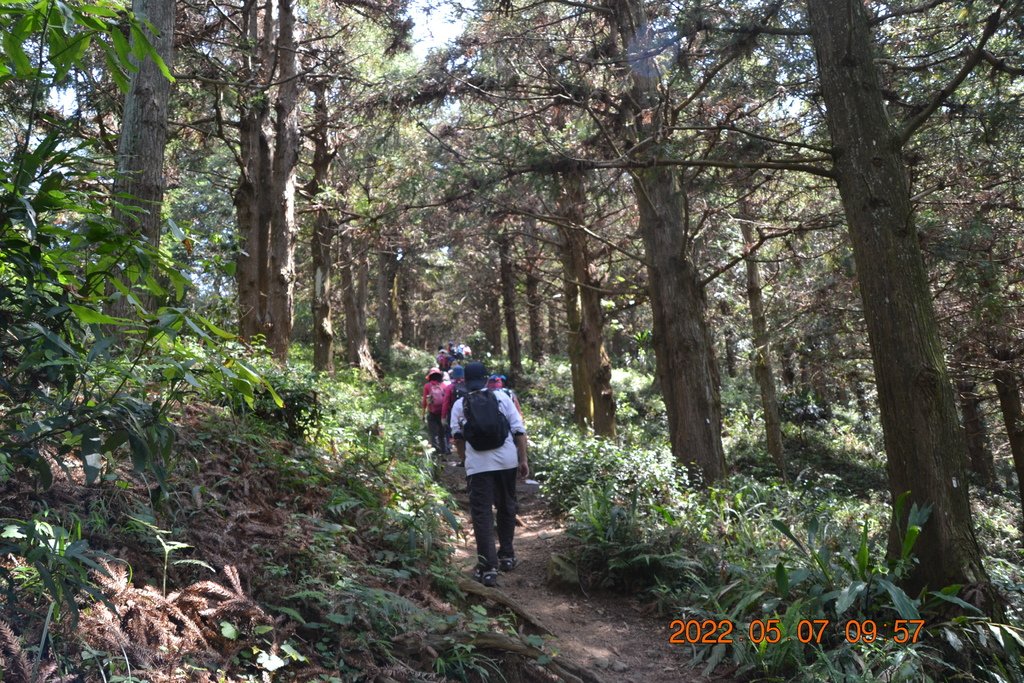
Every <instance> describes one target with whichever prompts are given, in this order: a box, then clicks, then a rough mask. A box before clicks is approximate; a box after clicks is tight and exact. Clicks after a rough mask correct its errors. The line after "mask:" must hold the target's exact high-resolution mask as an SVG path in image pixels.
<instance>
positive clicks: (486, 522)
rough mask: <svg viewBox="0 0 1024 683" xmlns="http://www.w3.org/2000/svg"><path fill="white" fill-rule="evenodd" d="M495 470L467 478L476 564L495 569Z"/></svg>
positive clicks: (496, 565) (496, 560) (496, 555)
mask: <svg viewBox="0 0 1024 683" xmlns="http://www.w3.org/2000/svg"><path fill="white" fill-rule="evenodd" d="M495 474H498V473H497V472H480V473H478V474H473V475H470V476H469V477H467V479H468V480H469V514H470V517H472V518H473V535H474V536H475V537H476V555H477V566H479V567H482V568H484V569H497V567H498V553H497V551H496V550H495V548H494V511H493V510H492V508H493V507H494V493H495V488H496V479H495V476H494V475H495Z"/></svg>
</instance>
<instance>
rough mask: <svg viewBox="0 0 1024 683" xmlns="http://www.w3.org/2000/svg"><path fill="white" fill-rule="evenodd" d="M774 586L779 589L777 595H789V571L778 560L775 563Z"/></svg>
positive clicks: (783, 596)
mask: <svg viewBox="0 0 1024 683" xmlns="http://www.w3.org/2000/svg"><path fill="white" fill-rule="evenodd" d="M775 586H776V588H778V589H779V597H781V598H785V597H786V596H788V595H789V572H788V571H786V565H784V564H783V563H781V562H779V563H778V564H777V565H775Z"/></svg>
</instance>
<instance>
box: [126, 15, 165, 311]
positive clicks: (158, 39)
mask: <svg viewBox="0 0 1024 683" xmlns="http://www.w3.org/2000/svg"><path fill="white" fill-rule="evenodd" d="M174 9H175V4H174V0H133V2H132V12H134V14H135V16H136V17H137V18H138V20H139V21H140V22H148V23H149V24H150V25H151V26H152V28H153V30H152V31H150V29H149V28H148V27H143V29H142V30H143V32H144V33H145V35H146V37H147V38H148V39H149V41H150V43H151V44H152V45H153V48H154V50H155V51H156V53H157V54H158V55H160V58H161V59H162V60H163V61H164V63H165V64H166V65H167V68H168V69H173V66H174ZM154 32H155V33H154ZM134 43H135V37H134V36H132V44H133V45H134ZM132 63H133V64H135V65H136V66H137V67H138V70H137V71H135V73H133V74H132V78H131V84H130V87H129V90H128V93H127V95H125V100H124V108H123V110H122V116H121V132H120V135H119V137H118V143H117V175H116V176H115V178H114V187H113V191H114V195H115V197H116V198H117V201H118V202H119V203H120V204H122V205H123V206H124V207H125V208H120V207H115V209H114V211H113V218H114V221H115V222H117V223H120V224H121V226H122V229H123V230H124V232H125V233H129V234H130V233H137V234H141V235H142V236H143V237H144V238H145V240H146V241H147V242H148V243H149V244H150V245H151V246H153V247H159V246H160V231H161V227H162V225H163V216H162V214H161V211H162V208H163V200H164V149H165V147H166V146H167V110H168V101H169V100H170V95H171V82H170V81H169V80H167V78H166V77H165V76H164V75H163V73H162V72H161V71H160V68H159V67H158V66H157V65H156V62H154V61H153V59H152V58H150V57H148V56H147V57H146V58H145V59H144V60H142V62H141V63H139V62H138V60H137V59H136V58H134V57H132ZM125 195H127V196H125ZM153 303H154V302H153V301H150V300H146V301H143V305H144V306H145V307H146V308H150V307H152V304H153ZM131 311H132V305H131V303H130V302H129V301H128V299H127V298H124V297H122V298H120V299H117V300H115V301H114V302H113V303H112V305H111V314H112V315H115V316H118V317H125V316H128V315H130V313H131Z"/></svg>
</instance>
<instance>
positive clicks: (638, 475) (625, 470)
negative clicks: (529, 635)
mask: <svg viewBox="0 0 1024 683" xmlns="http://www.w3.org/2000/svg"><path fill="white" fill-rule="evenodd" d="M554 376H555V377H557V371H556V373H555V375H554ZM627 381H628V382H630V383H633V382H635V379H634V378H632V377H630V378H629V379H628V380H627ZM626 388H627V387H626V386H623V387H622V388H621V389H620V391H622V392H623V394H625V395H630V392H629V391H626ZM552 391H553V392H555V393H557V391H558V389H553V390H552ZM751 391H752V390H751V389H750V388H749V387H745V386H743V383H742V381H740V382H739V383H730V385H729V386H727V388H726V394H725V396H726V424H727V432H728V435H729V436H728V439H727V442H728V444H729V450H730V453H729V455H730V457H729V461H730V462H732V463H735V464H734V472H735V473H734V474H733V475H732V476H731V477H730V478H729V479H727V480H726V481H724V482H722V483H721V484H719V485H716V486H715V487H714V488H711V489H709V490H706V491H705V490H698V489H695V488H693V487H691V486H689V485H688V482H687V478H686V473H685V471H683V470H680V469H678V468H673V466H672V460H671V458H669V457H668V456H667V454H666V453H665V449H664V446H662V447H661V448H660V449H658V448H648V449H643V450H636V449H635V448H633V449H626V448H622V447H619V446H616V445H614V444H611V443H608V442H605V441H602V440H597V439H593V438H588V437H581V436H579V435H578V434H575V433H574V432H572V431H571V430H566V429H564V427H563V428H556V429H555V432H554V433H552V434H550V435H545V433H544V430H547V429H551V428H552V427H553V426H554V425H552V424H550V423H545V422H543V419H542V418H541V419H540V420H538V418H536V417H534V416H533V414H531V418H533V419H534V421H541V422H542V425H540V426H538V427H535V428H534V429H535V431H536V430H537V429H538V428H539V429H540V430H541V436H540V437H538V440H537V441H538V449H537V450H538V451H539V453H538V455H537V456H536V457H535V458H534V463H535V464H536V466H537V468H538V470H539V471H538V474H537V477H538V478H539V479H542V480H543V481H544V484H545V486H544V491H546V492H547V493H548V494H549V495H551V497H552V499H553V500H554V501H557V502H558V505H559V506H560V508H561V509H565V510H567V513H568V516H569V519H570V521H571V527H570V533H571V534H572V535H573V536H574V537H575V538H576V539H577V540H578V541H579V545H578V547H577V549H576V551H575V554H574V556H573V557H571V558H564V559H567V560H569V561H570V562H572V563H574V565H575V568H576V569H577V571H578V574H579V576H580V578H581V581H583V583H584V584H585V585H587V586H588V587H591V588H605V589H612V590H621V591H625V592H636V591H643V592H646V594H647V595H648V596H649V599H650V601H651V602H652V603H654V604H655V605H657V607H658V608H659V611H660V613H662V614H664V615H666V616H668V617H670V618H671V619H678V620H679V624H678V626H679V629H680V632H679V633H678V634H677V635H678V638H679V639H680V640H679V642H680V643H687V644H686V645H685V646H687V647H690V646H692V647H693V649H694V652H695V658H694V664H695V665H699V666H701V667H702V668H703V671H704V672H705V673H710V672H711V671H712V670H713V669H714V668H715V667H716V666H717V665H718V664H720V663H723V662H731V663H732V664H733V665H734V666H735V671H736V674H737V675H739V676H741V677H744V678H747V677H752V678H754V679H758V680H765V679H767V680H806V681H819V680H850V681H852V680H857V681H862V680H886V681H890V680H900V681H918V680H951V679H954V678H957V677H961V678H963V679H964V680H992V681H1000V680H1021V678H1022V676H1024V669H1022V662H1024V660H1022V658H1021V656H1022V653H1024V650H1022V647H1024V630H1022V628H1021V626H1022V620H1021V619H1022V615H1024V600H1022V599H1021V597H1022V596H1021V590H1022V588H1024V585H1022V584H1021V583H1020V576H1021V575H1020V564H1019V562H1020V559H1019V551H1018V550H1017V549H1015V548H1014V547H1013V545H1015V542H1014V541H1013V540H1012V539H1019V538H1020V533H1019V531H1018V530H1017V529H1016V528H1014V527H1013V526H1012V523H1011V522H1010V520H1012V519H1014V518H1015V515H1017V514H1019V509H1018V505H1017V503H1016V501H1013V500H1012V499H1011V498H1010V497H1009V496H1007V495H1004V494H995V493H988V494H986V495H979V496H976V497H975V500H976V501H977V502H978V504H977V507H976V514H977V515H978V520H979V523H980V527H981V528H980V529H979V533H980V535H981V538H982V539H983V540H982V543H983V547H984V548H985V550H986V552H987V556H986V566H987V568H988V570H989V571H990V572H991V573H992V575H993V576H995V577H997V579H996V581H997V583H998V585H999V586H1000V589H1001V591H1002V593H1003V595H1005V596H1007V599H1008V600H1009V602H1008V604H1007V605H1006V615H1007V620H1006V623H993V622H991V621H989V620H987V619H985V618H984V616H983V614H982V613H981V612H980V611H979V610H978V609H977V608H975V607H973V606H972V605H971V604H969V603H968V602H966V601H965V600H968V601H972V602H973V601H976V600H977V599H978V595H977V594H975V593H974V590H975V587H972V586H948V587H945V588H943V589H942V590H933V591H928V592H927V593H925V594H922V595H907V594H906V593H905V592H904V591H903V589H901V588H900V587H899V586H900V583H901V580H902V579H903V578H904V577H905V576H906V574H907V572H908V571H909V569H910V568H911V566H912V565H913V564H914V563H915V562H916V561H917V560H916V558H915V557H914V553H913V548H914V544H915V541H916V539H917V536H918V534H919V532H920V530H921V528H922V527H923V526H924V525H925V524H928V523H929V521H928V518H929V511H927V510H919V509H916V508H915V509H914V510H911V511H909V519H910V520H911V523H910V525H909V526H908V528H907V529H904V530H903V532H902V538H903V539H904V540H903V545H902V548H901V549H900V551H899V553H898V555H897V559H896V560H895V561H893V560H888V559H886V552H885V543H886V536H887V532H888V524H889V510H888V506H887V504H886V498H887V493H886V491H885V479H884V472H883V464H882V462H881V461H880V460H879V458H877V457H875V454H877V453H878V452H879V450H880V448H881V446H880V443H879V441H880V434H879V432H880V430H879V429H878V426H877V424H874V423H873V421H871V420H868V419H864V418H862V417H861V416H858V415H856V414H855V413H854V412H853V411H848V410H845V409H841V410H836V411H835V416H834V417H832V418H830V419H828V420H822V421H820V422H818V423H817V424H816V425H815V426H807V425H804V426H802V427H797V426H796V425H793V424H787V425H786V429H785V435H786V441H787V444H786V445H787V449H788V452H789V453H790V459H791V460H790V462H791V466H792V467H793V471H794V472H796V473H797V475H796V480H795V481H794V482H782V481H780V480H779V479H778V477H777V474H776V472H777V470H776V468H775V467H774V465H773V463H772V461H771V459H770V458H769V456H768V454H767V453H766V452H764V451H763V447H759V445H758V441H759V434H760V433H762V432H761V430H762V429H763V427H761V426H760V425H759V424H758V415H757V412H756V411H752V410H751V409H750V408H749V407H748V406H750V405H752V404H754V400H753V398H752V396H750V392H751ZM545 400H547V399H543V398H542V399H541V403H543V402H544V401H545ZM787 400H789V401H791V402H793V403H794V404H798V403H799V402H800V401H801V399H800V397H790V398H787ZM529 405H530V407H531V409H532V408H533V407H534V404H533V403H532V402H530V404H529ZM637 428H639V426H637ZM626 431H627V433H629V431H628V430H626ZM898 504H899V505H903V504H905V501H901V502H900V503H898ZM897 516H899V515H897ZM987 541H991V544H988V543H987ZM769 620H777V621H775V622H771V623H772V624H774V625H775V626H776V627H777V628H778V629H779V631H778V633H777V634H774V633H771V632H770V633H768V634H767V635H764V631H763V626H764V625H765V624H769ZM814 620H826V621H825V622H822V621H818V622H816V623H817V624H818V626H816V627H815V628H816V630H815V631H814V632H813V634H812V633H811V632H810V630H809V629H810V628H811V625H812V624H814V623H815V621H814ZM897 620H902V621H901V623H902V624H904V625H905V624H907V623H910V620H924V622H925V625H924V627H923V628H922V630H921V632H920V633H919V634H918V636H919V637H918V638H916V639H914V642H910V643H906V642H904V643H900V642H896V640H894V639H895V638H899V637H902V636H901V633H898V632H895V631H893V627H894V625H895V624H896V623H897ZM691 621H696V622H698V623H700V624H702V625H704V626H703V631H701V630H698V629H697V627H696V625H691V627H692V630H691V632H690V634H689V636H687V633H686V631H685V629H684V628H683V626H684V625H686V624H687V623H688V622H691ZM801 621H804V622H805V624H804V625H803V626H801ZM752 622H756V623H755V625H754V626H753V627H751V626H750V624H751V623H752ZM851 622H852V623H851ZM869 622H870V625H868V626H866V627H865V628H869V629H871V628H873V629H874V630H875V632H876V633H877V636H876V635H874V634H872V635H868V633H867V632H866V631H864V632H863V634H861V632H862V629H861V628H860V627H861V626H862V625H866V624H869ZM723 623H728V624H730V625H732V626H734V630H733V631H732V633H731V638H732V642H731V643H729V644H726V643H724V642H723V643H716V642H714V641H715V639H717V638H718V636H720V635H721V634H722V633H724V631H725V629H726V627H724V626H723V627H721V628H711V627H710V624H716V625H720V624H723ZM825 623H827V626H825V625H824V624H825ZM914 623H917V622H914ZM848 624H849V628H850V631H849V635H850V639H851V640H853V641H854V642H848V639H847V630H846V629H847V625H848ZM751 628H753V631H751ZM798 628H800V629H805V631H804V632H802V633H800V634H799V635H804V636H807V637H808V639H809V642H807V643H802V642H800V639H799V638H798ZM759 629H761V630H759ZM673 630H675V629H673ZM711 632H713V633H714V636H715V637H714V638H712V639H711V641H712V642H710V643H709V642H704V643H701V642H696V643H690V642H689V640H693V639H694V638H697V639H698V640H700V639H702V638H704V637H705V636H707V635H708V634H709V633H711ZM698 633H700V634H702V635H701V636H699V637H697V636H695V634H698ZM859 634H861V635H859ZM752 635H753V636H754V637H755V638H756V639H758V640H761V642H759V643H753V642H751V640H750V638H751V636H752ZM774 637H779V638H781V642H780V643H771V642H769V641H768V640H767V639H765V640H762V638H768V639H770V638H774ZM679 646H680V647H682V646H684V645H679Z"/></svg>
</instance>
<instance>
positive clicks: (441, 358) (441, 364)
mask: <svg viewBox="0 0 1024 683" xmlns="http://www.w3.org/2000/svg"><path fill="white" fill-rule="evenodd" d="M436 360H437V368H438V370H440V371H441V372H448V368H449V367H450V366H451V362H452V358H451V356H449V355H448V351H446V350H445V348H444V347H443V346H439V347H438V348H437V359H436Z"/></svg>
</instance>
